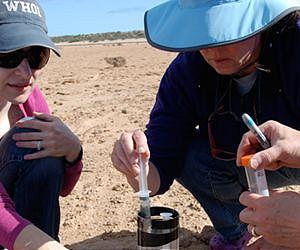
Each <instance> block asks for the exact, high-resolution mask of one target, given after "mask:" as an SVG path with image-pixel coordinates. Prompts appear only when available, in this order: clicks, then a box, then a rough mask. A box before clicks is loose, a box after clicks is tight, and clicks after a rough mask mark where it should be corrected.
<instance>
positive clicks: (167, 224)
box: [138, 207, 179, 249]
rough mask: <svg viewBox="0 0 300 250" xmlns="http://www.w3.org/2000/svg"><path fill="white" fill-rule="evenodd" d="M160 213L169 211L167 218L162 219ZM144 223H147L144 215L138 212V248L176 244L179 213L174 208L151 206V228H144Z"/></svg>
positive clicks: (157, 247)
mask: <svg viewBox="0 0 300 250" xmlns="http://www.w3.org/2000/svg"><path fill="white" fill-rule="evenodd" d="M161 213H170V214H172V216H171V217H170V218H169V219H163V218H162V217H161V216H160V214H161ZM145 223H149V221H147V220H146V219H145V218H144V217H141V215H140V213H139V214H138V246H139V248H140V249H143V248H147V247H151V249H152V248H153V247H154V248H156V249H160V248H159V247H160V246H165V245H167V244H172V242H173V243H174V241H175V242H176V244H175V245H178V228H179V214H178V212H177V211H176V210H174V209H171V208H167V207H151V228H150V231H149V228H148V230H145V229H146V228H147V227H145ZM173 248H174V247H173Z"/></svg>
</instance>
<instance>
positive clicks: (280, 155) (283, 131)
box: [236, 121, 300, 170]
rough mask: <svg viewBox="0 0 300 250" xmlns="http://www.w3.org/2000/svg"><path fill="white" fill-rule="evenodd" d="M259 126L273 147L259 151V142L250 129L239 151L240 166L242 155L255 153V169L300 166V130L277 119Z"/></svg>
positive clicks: (253, 164) (251, 164)
mask: <svg viewBox="0 0 300 250" xmlns="http://www.w3.org/2000/svg"><path fill="white" fill-rule="evenodd" d="M259 127H260V129H261V131H262V132H263V133H264V134H265V136H266V137H267V138H268V139H269V140H270V142H271V147H270V148H268V149H265V150H262V151H259V150H260V149H261V147H260V145H259V142H258V141H257V139H256V137H255V135H254V134H253V133H252V132H251V131H249V132H248V133H246V134H244V136H243V138H242V140H241V143H240V145H239V148H238V151H237V162H236V163H237V165H238V166H241V157H242V156H244V155H247V154H254V153H255V155H254V156H253V157H252V158H251V161H250V167H252V168H254V169H256V168H265V169H269V170H276V169H278V168H280V167H282V166H285V167H294V168H298V167H300V131H298V130H295V129H292V128H290V127H287V126H285V125H283V124H280V123H279V122H276V121H267V122H265V123H264V124H262V125H260V126H259ZM258 151H259V152H258Z"/></svg>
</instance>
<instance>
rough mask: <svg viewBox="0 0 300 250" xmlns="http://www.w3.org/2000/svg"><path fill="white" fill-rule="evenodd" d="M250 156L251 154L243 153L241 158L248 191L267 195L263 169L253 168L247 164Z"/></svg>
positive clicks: (267, 190)
mask: <svg viewBox="0 0 300 250" xmlns="http://www.w3.org/2000/svg"><path fill="white" fill-rule="evenodd" d="M251 157H252V155H245V156H243V157H242V158H241V161H242V165H243V166H244V167H245V172H246V177H247V182H248V187H249V191H250V192H252V193H257V194H261V195H263V196H269V189H268V183H267V179H266V173H265V170H264V169H258V170H255V169H253V168H251V167H250V165H249V164H250V159H251Z"/></svg>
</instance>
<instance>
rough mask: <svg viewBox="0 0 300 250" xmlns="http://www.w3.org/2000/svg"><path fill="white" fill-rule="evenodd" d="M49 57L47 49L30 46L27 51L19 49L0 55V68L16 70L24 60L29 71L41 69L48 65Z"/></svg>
mask: <svg viewBox="0 0 300 250" xmlns="http://www.w3.org/2000/svg"><path fill="white" fill-rule="evenodd" d="M49 57H50V49H49V48H45V47H41V46H32V47H30V48H29V49H28V50H24V49H19V50H16V51H13V52H9V53H0V67H1V68H6V69H13V68H16V67H17V66H19V65H20V63H21V62H22V61H23V60H24V59H25V58H26V59H27V61H28V63H29V66H30V68H31V69H41V68H43V67H44V66H45V65H46V64H47V63H48V60H49Z"/></svg>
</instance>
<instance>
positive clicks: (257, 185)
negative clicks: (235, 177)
mask: <svg viewBox="0 0 300 250" xmlns="http://www.w3.org/2000/svg"><path fill="white" fill-rule="evenodd" d="M242 118H243V121H244V123H245V124H246V125H247V127H248V128H249V129H250V130H251V131H252V132H253V133H254V134H255V136H256V138H257V140H258V142H259V143H260V145H261V146H262V148H264V149H266V148H269V147H270V143H269V141H268V139H267V138H266V137H265V135H264V134H263V133H262V132H261V130H260V129H259V127H258V126H257V125H256V124H255V122H254V121H253V120H252V118H251V117H250V116H249V115H248V114H246V113H245V114H243V115H242ZM251 157H252V155H248V156H244V157H242V163H243V166H244V167H245V171H246V177H247V182H248V186H249V191H250V192H252V193H257V194H261V195H263V196H269V189H268V184H267V179H266V174H265V170H264V169H259V170H255V169H252V168H251V167H249V162H250V159H251Z"/></svg>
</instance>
